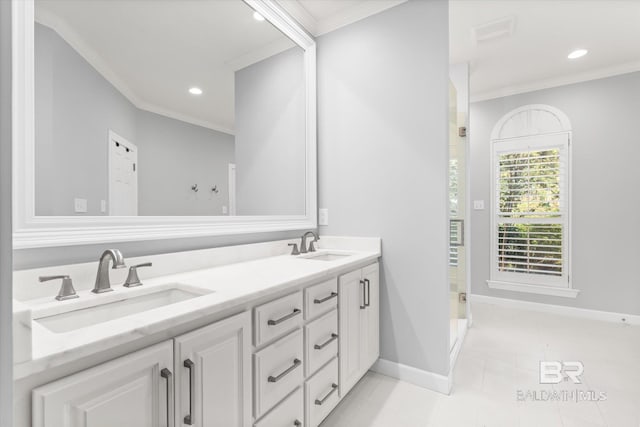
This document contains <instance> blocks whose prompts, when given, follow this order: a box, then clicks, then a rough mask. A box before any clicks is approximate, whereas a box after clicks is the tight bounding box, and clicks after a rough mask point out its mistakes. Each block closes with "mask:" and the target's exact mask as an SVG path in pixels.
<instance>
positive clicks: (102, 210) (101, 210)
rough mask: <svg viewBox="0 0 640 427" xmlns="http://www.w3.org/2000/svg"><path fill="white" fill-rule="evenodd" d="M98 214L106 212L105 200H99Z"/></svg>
mask: <svg viewBox="0 0 640 427" xmlns="http://www.w3.org/2000/svg"><path fill="white" fill-rule="evenodd" d="M100 212H102V213H106V212H107V201H106V200H100Z"/></svg>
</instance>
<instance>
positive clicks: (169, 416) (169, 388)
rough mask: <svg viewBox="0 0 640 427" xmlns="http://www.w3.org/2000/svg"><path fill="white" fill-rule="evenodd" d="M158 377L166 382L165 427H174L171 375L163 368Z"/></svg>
mask: <svg viewBox="0 0 640 427" xmlns="http://www.w3.org/2000/svg"><path fill="white" fill-rule="evenodd" d="M160 376H161V377H162V378H165V379H166V380H167V427H171V426H173V425H174V423H173V408H174V406H175V403H174V399H175V397H174V394H173V375H172V374H171V371H170V370H168V369H167V368H164V369H162V370H161V371H160Z"/></svg>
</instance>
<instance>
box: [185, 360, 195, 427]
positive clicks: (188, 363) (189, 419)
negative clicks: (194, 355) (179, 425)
mask: <svg viewBox="0 0 640 427" xmlns="http://www.w3.org/2000/svg"><path fill="white" fill-rule="evenodd" d="M195 365H196V364H195V363H193V361H192V360H191V359H187V360H185V361H184V363H183V366H184V367H185V368H187V369H188V370H189V414H188V415H185V417H184V423H185V424H186V425H188V426H192V425H193V424H194V423H195V422H194V420H193V396H194V395H195V394H196V378H195V369H194V368H195Z"/></svg>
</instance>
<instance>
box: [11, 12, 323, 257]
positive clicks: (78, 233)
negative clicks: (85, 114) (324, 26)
mask: <svg viewBox="0 0 640 427" xmlns="http://www.w3.org/2000/svg"><path fill="white" fill-rule="evenodd" d="M238 1H244V2H245V3H246V4H247V5H248V6H249V7H251V8H252V9H254V10H255V11H257V12H258V13H260V14H261V15H262V16H264V17H265V19H266V20H268V21H269V22H271V24H272V25H274V26H275V27H276V28H277V29H278V30H280V31H281V32H282V33H283V34H284V35H285V36H287V37H289V38H290V39H291V40H292V41H293V42H295V43H296V44H297V45H298V46H300V47H301V48H302V49H304V67H305V82H306V100H305V101H306V141H305V143H306V176H305V189H306V191H305V214H304V215H282V216H279V215H274V216H219V217H209V216H191V217H188V216H185V217H179V216H157V217H156V216H139V217H132V216H129V217H109V216H58V217H54V216H36V215H35V188H34V186H35V170H34V169H35V168H34V159H35V130H34V121H35V114H34V105H35V97H34V12H35V3H34V0H12V35H13V39H12V74H13V75H12V82H13V83H12V133H13V134H12V144H13V145H12V147H13V247H14V249H24V248H39V247H56V246H72V245H86V244H97V243H109V242H131V241H143V240H159V239H177V238H190V237H191V238H193V237H205V236H221V235H234V234H248V233H266V232H277V231H290V230H304V229H315V228H317V164H316V157H317V154H316V44H315V41H314V39H313V37H311V36H310V35H309V34H308V33H307V32H306V31H305V30H304V29H303V28H302V27H301V26H300V24H298V23H297V22H296V21H295V20H294V19H292V18H291V17H290V16H289V15H288V14H287V13H286V12H285V11H284V10H283V9H282V8H281V7H280V6H279V5H278V4H277V3H276V2H275V1H274V0H238Z"/></svg>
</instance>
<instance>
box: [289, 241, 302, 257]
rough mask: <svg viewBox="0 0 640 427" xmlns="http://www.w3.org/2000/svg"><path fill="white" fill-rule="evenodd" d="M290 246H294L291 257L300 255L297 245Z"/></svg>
mask: <svg viewBox="0 0 640 427" xmlns="http://www.w3.org/2000/svg"><path fill="white" fill-rule="evenodd" d="M289 246H293V249H292V250H291V255H300V251H299V250H298V244H297V243H289Z"/></svg>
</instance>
